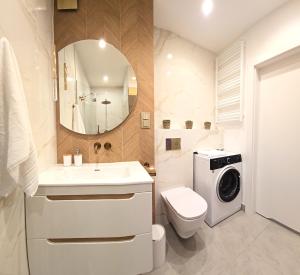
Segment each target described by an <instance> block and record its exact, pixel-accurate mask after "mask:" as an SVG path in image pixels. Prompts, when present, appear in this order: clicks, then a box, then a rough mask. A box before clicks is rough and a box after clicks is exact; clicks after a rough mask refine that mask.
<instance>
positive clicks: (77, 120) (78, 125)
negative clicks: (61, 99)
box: [72, 104, 85, 134]
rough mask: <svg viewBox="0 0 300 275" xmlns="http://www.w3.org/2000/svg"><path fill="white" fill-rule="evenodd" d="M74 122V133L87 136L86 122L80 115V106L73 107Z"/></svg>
mask: <svg viewBox="0 0 300 275" xmlns="http://www.w3.org/2000/svg"><path fill="white" fill-rule="evenodd" d="M72 119H73V121H72V129H73V131H75V132H77V133H81V134H85V127H84V122H83V120H82V116H81V113H80V109H79V105H78V104H74V105H73V118H72Z"/></svg>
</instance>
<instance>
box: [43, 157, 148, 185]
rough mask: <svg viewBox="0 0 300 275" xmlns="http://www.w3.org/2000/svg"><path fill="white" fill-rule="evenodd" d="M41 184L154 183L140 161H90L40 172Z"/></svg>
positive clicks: (56, 166) (58, 166) (54, 167)
mask: <svg viewBox="0 0 300 275" xmlns="http://www.w3.org/2000/svg"><path fill="white" fill-rule="evenodd" d="M39 180H40V182H39V185H40V186H70V185H77V186H78V185H124V184H126V185H128V184H141V183H152V182H153V179H152V178H151V177H150V176H149V174H148V173H147V171H146V170H145V169H144V168H143V166H142V165H141V164H140V163H139V162H138V161H132V162H115V163H89V164H83V165H82V166H81V167H75V166H70V167H64V166H63V165H60V164H58V165H55V166H53V167H51V168H50V169H48V170H46V171H45V172H43V173H41V174H40V178H39Z"/></svg>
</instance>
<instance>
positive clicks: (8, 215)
mask: <svg viewBox="0 0 300 275" xmlns="http://www.w3.org/2000/svg"><path fill="white" fill-rule="evenodd" d="M52 7H53V3H52V0H39V1H38V0H10V1H1V2H0V36H1V37H2V36H5V37H7V38H8V40H9V41H10V43H11V45H12V47H13V48H14V51H15V54H16V57H17V60H18V63H19V66H20V70H21V75H22V79H23V83H24V88H25V93H26V99H27V104H28V107H29V113H30V118H31V126H32V131H33V137H34V141H35V144H36V147H37V150H38V156H39V164H40V169H41V170H43V169H45V168H47V167H48V166H49V165H51V164H53V163H56V124H55V104H54V102H53V96H52V95H53V83H52V80H51V79H52V45H53V35H52V33H53V31H52V20H53V19H52V18H53V9H52ZM24 220H25V219H24V197H23V193H22V192H20V191H15V192H14V193H13V194H11V195H10V196H9V197H8V198H6V199H0V228H1V229H0V274H5V275H27V274H28V268H27V258H26V243H25V222H24Z"/></svg>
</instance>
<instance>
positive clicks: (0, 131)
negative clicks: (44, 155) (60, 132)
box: [0, 38, 38, 196]
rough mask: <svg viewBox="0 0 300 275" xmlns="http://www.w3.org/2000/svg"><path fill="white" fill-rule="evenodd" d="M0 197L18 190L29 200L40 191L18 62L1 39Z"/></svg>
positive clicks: (6, 42)
mask: <svg viewBox="0 0 300 275" xmlns="http://www.w3.org/2000/svg"><path fill="white" fill-rule="evenodd" d="M0 175H1V177H0V196H8V195H9V194H10V193H11V192H12V191H13V190H14V189H15V188H16V186H19V187H20V188H21V189H22V190H23V191H24V192H25V193H26V194H27V195H28V196H32V195H34V194H35V192H36V190H37V187H38V165H37V155H36V150H35V147H34V144H33V139H32V133H31V126H30V122H29V115H28V109H27V104H26V99H25V93H24V88H23V84H22V79H21V75H20V71H19V67H18V63H17V59H16V57H15V54H14V52H13V49H12V47H11V46H10V44H9V42H8V40H7V39H6V38H1V39H0Z"/></svg>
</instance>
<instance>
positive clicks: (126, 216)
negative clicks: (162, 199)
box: [26, 163, 153, 275]
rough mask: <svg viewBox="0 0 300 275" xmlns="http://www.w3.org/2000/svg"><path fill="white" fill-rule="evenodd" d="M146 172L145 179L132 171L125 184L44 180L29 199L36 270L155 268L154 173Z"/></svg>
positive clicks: (42, 274)
mask: <svg viewBox="0 0 300 275" xmlns="http://www.w3.org/2000/svg"><path fill="white" fill-rule="evenodd" d="M129 164H130V163H129ZM135 165H137V164H135ZM91 167H92V166H91ZM59 168H61V167H59ZM104 168H105V167H104ZM61 169H68V168H61ZM78 169H80V168H78ZM97 169H99V168H97ZM142 169H143V168H142ZM65 171H66V170H65ZM100 171H101V168H100ZM141 171H143V170H141ZM48 172H49V171H48ZM133 172H134V171H133ZM133 172H132V173H133ZM52 173H53V171H52ZM68 173H69V171H68ZM144 176H145V178H141V177H140V182H138V177H136V178H135V180H134V179H133V178H132V177H131V180H130V176H128V177H127V181H125V180H124V179H123V180H124V182H123V183H122V184H121V183H120V181H118V180H117V179H116V180H115V181H116V182H117V183H116V184H113V183H112V182H110V183H109V184H103V183H101V184H96V182H92V181H91V180H88V179H87V178H84V179H83V180H82V181H83V183H82V184H80V182H79V179H78V178H77V183H75V184H72V183H71V181H70V182H69V183H66V182H63V180H62V178H60V179H59V177H52V180H57V181H58V182H56V183H55V182H53V184H51V183H49V182H48V181H43V180H41V183H40V186H39V188H38V191H37V193H36V195H35V196H34V197H32V198H27V199H26V225H27V243H28V257H29V267H30V272H31V275H100V274H103V275H127V274H130V275H134V274H142V273H146V272H149V271H151V270H152V265H153V259H152V232H151V231H152V185H151V184H152V179H151V177H150V176H149V177H147V175H146V174H145V175H144ZM41 179H43V177H41ZM99 179H101V173H99ZM100 181H101V180H100Z"/></svg>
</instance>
